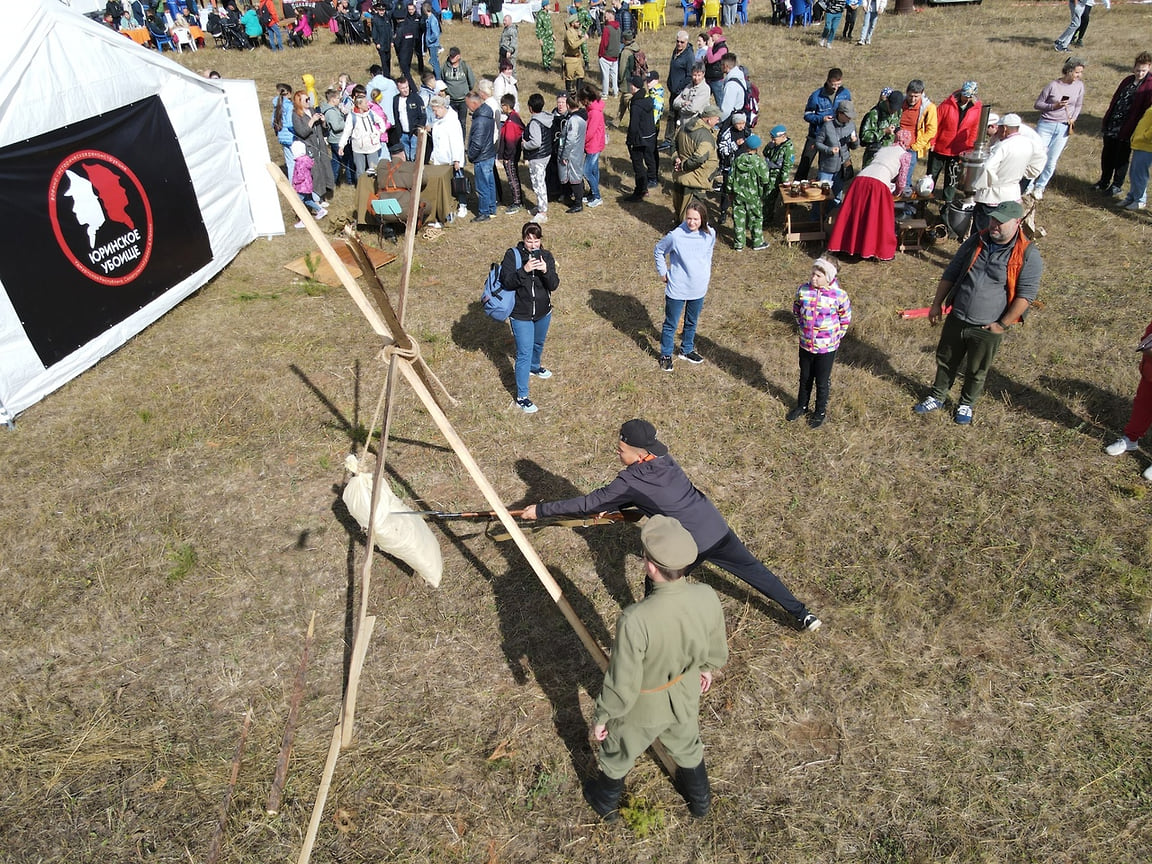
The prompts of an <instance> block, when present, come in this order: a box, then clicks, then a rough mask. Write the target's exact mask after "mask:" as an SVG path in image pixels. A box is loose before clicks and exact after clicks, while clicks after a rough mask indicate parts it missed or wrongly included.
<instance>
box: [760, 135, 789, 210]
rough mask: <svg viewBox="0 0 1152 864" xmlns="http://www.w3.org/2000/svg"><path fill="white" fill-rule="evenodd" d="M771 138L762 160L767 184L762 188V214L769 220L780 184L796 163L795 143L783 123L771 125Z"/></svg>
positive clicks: (777, 198) (786, 178)
mask: <svg viewBox="0 0 1152 864" xmlns="http://www.w3.org/2000/svg"><path fill="white" fill-rule="evenodd" d="M768 134H769V135H771V136H772V140H771V141H769V142H768V146H767V147H765V148H764V162H765V165H766V166H767V167H768V185H767V187H765V190H764V216H765V221H766V222H771V221H772V217H773V216H775V215H776V202H777V201H779V200H780V185H781V184H782V183H787V182H788V178H789V177H791V176H792V167H793V166H794V165H795V164H796V145H795V144H793V143H792V139H791V138H789V137H788V130H787V129H785V128H784V125H783V124H780V125H778V126H773V127H772V129H771V131H770V132H769V133H768Z"/></svg>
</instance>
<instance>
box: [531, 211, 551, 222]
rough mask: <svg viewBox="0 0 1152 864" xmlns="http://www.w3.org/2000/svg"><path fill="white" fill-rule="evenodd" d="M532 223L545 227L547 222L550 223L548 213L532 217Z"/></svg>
mask: <svg viewBox="0 0 1152 864" xmlns="http://www.w3.org/2000/svg"><path fill="white" fill-rule="evenodd" d="M532 221H533V222H535V223H536V224H537V225H543V224H544V223H545V222H547V221H548V214H547V213H537V214H536V215H535V216H533V217H532Z"/></svg>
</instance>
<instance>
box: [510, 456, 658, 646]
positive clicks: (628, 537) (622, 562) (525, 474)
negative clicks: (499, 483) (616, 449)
mask: <svg viewBox="0 0 1152 864" xmlns="http://www.w3.org/2000/svg"><path fill="white" fill-rule="evenodd" d="M516 473H517V474H519V475H520V478H521V479H522V480H523V481H524V482H525V483H526V484H527V486H528V491H527V492H526V493H525V494H524V501H525V503H526V504H532V503H536V502H539V501H562V500H564V499H566V498H577V497H580V496H583V495H584V494H586V493H585V491H584V490H582V489H578V488H577V487H576V486H574V485H573V484H572V483H571V482H569V481H568V480H567V479H565V478H564V477H561V476H560V475H559V474H554V473H553V472H551V471H547V470H545V469H544V468H542V467H541V466H540V465H539V464H538V463H536V462H534V461H532V460H531V459H518V460H516ZM528 524H529V525H533V523H528ZM547 524H548V523H547V522H546V521H545V522H538V523H535V524H534V525H533V527H538V528H539V530H541V531H574V532H575V533H576V534H577V535H578V536H580V537H581V538H582V539H583V540H584V542H585V543H587V544H588V551H589V552H590V553H591V555H592V561H593V566H594V568H595V570H596V575H597V576H598V577H599V578H600V581H601V582H603V583H604V587H605V588H607V589H608V593H609V594H610V595H611V596H612V599H613V600H615V601H616V603H618V604H619V606H620V608H621V609H623V608H625V607H627V606H630V605H631V604H633V603H635V602H636V599H637V597H638V596H640V595H641V594H642V593H643V588H640V589H638V590H634V589H633V588H632V586H631V585H630V584H629V578H628V577H629V576H630V575H634V574H629V573H628V572H627V566H628V564H627V561H628V553H629V552H632V553H638V552H639V550H640V534H639V531H638V530H637V529H636V528H635V526H633V525H630V524H628V523H626V522H618V523H616V524H613V525H591V526H589V527H587V528H564V527H556V528H547V527H543V526H546V525H547ZM531 536H532V535H531V534H530V535H529V537H531ZM633 581H635V580H633ZM594 635H596V637H597V639H600V640H601V644H604V645H607V644H609V643H610V642H611V635H610V634H609V633H607V632H605V633H602V634H600V633H597V634H594Z"/></svg>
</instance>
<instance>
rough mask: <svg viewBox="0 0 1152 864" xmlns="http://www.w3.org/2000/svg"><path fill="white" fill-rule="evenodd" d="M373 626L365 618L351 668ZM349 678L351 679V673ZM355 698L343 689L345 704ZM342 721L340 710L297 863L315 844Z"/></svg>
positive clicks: (360, 663) (304, 863)
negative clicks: (339, 717)
mask: <svg viewBox="0 0 1152 864" xmlns="http://www.w3.org/2000/svg"><path fill="white" fill-rule="evenodd" d="M375 627H376V619H375V617H369V618H367V619H365V621H364V625H363V627H361V629H360V633H359V634H358V635H357V639H356V643H355V647H354V648H353V651H352V668H353V669H357V670H359V669H363V668H364V656H365V655H366V654H367V653H368V641H369V640H370V639H371V638H372V630H373V629H374V628H375ZM357 678H359V672H357ZM349 680H351V675H350V676H349ZM355 698H356V694H355V693H354V692H353V691H352V690H351V688H349V689H348V690H345V691H344V703H345V704H347V703H348V700H349V699H355ZM342 723H343V712H341V719H340V720H338V721H336V726H335V727H334V728H333V729H332V741H331V742H330V743H329V744H328V758H327V760H325V762H324V773H323V774H322V775H321V777H320V788H319V789H318V790H317V792H316V803H315V804H314V805H312V818H311V819H310V820H309V822H308V831H307V832H306V833H305V835H304V845H303V847H301V849H300V857H299V858H297V859H296V861H297V864H308V861H309V859H310V858H311V857H312V847H313V846H315V845H316V834H317V833H318V832H319V831H320V820H321V819H322V818H323V817H324V805H325V804H326V803H327V802H328V790H329V789H330V788H331V787H332V777H333V775H335V773H336V760H338V759H339V758H340V739H341V738H342V737H343V736H342V732H343V730H342V729H341V728H340V727H341V725H342Z"/></svg>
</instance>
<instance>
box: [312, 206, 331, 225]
mask: <svg viewBox="0 0 1152 864" xmlns="http://www.w3.org/2000/svg"><path fill="white" fill-rule="evenodd" d="M327 215H328V208H327V207H321V208H320V209H319V210H317V211H316V217H315V218H316V221H317V222H319V221H320V220H321V219H323V218H324V217H325V216H327Z"/></svg>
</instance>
